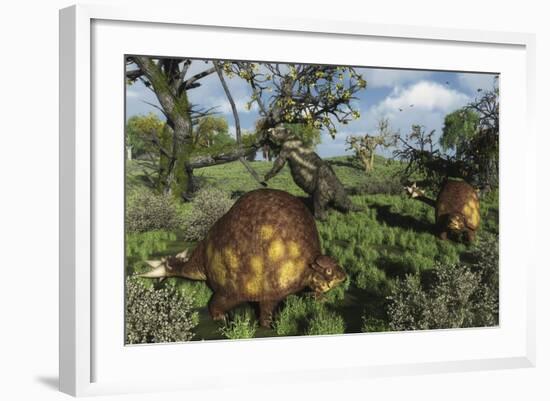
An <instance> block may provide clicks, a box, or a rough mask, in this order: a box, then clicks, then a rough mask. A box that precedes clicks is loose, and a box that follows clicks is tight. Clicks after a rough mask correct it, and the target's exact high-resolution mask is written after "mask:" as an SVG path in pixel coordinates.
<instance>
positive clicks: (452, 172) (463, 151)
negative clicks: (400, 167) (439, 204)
mask: <svg viewBox="0 0 550 401" xmlns="http://www.w3.org/2000/svg"><path fill="white" fill-rule="evenodd" d="M480 92H482V93H481V95H480V97H478V98H476V99H475V100H474V101H472V102H470V103H468V104H467V105H466V106H464V107H463V108H461V109H458V110H456V111H454V112H452V113H450V114H449V115H447V117H446V118H445V125H444V127H443V133H442V136H441V138H440V140H439V144H440V145H441V148H439V147H438V146H437V143H436V142H435V140H434V133H435V130H433V131H431V132H430V133H426V132H425V130H424V128H423V127H420V126H418V125H413V127H412V131H411V133H410V134H409V135H407V136H406V137H405V138H399V142H400V147H399V148H398V149H397V150H396V151H395V152H394V155H395V156H396V157H398V158H400V159H401V160H403V161H405V162H406V163H407V167H406V168H405V170H404V172H403V178H404V179H408V178H410V177H411V176H415V175H416V176H421V177H423V178H425V179H426V182H425V183H424V184H425V185H427V186H432V189H436V188H438V187H439V185H441V182H442V181H444V180H445V179H446V178H447V177H455V178H462V179H464V180H465V181H467V182H469V183H470V184H472V185H474V186H475V187H477V188H482V189H489V188H491V187H494V186H498V148H499V145H498V143H499V89H498V85H497V79H496V78H495V85H494V86H493V88H492V89H490V90H487V91H481V90H480Z"/></svg>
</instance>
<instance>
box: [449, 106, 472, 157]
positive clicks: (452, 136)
mask: <svg viewBox="0 0 550 401" xmlns="http://www.w3.org/2000/svg"><path fill="white" fill-rule="evenodd" d="M478 129H479V116H478V115H477V114H476V113H475V112H474V111H472V110H470V109H468V108H462V109H459V110H456V111H454V112H452V113H450V114H448V115H447V116H446V117H445V123H444V126H443V133H442V135H441V138H440V139H439V144H440V145H441V147H442V148H443V150H453V151H454V152H456V155H457V157H459V158H460V157H461V156H462V155H464V154H465V153H466V152H467V150H468V148H469V147H470V142H471V140H472V138H473V137H474V136H475V135H476V132H477V130H478Z"/></svg>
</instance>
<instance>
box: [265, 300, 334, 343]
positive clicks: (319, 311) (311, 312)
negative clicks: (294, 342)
mask: <svg viewBox="0 0 550 401" xmlns="http://www.w3.org/2000/svg"><path fill="white" fill-rule="evenodd" d="M273 326H274V328H275V332H276V333H277V334H278V335H280V336H297V335H304V334H307V335H317V334H342V333H344V331H345V324H344V319H343V318H342V317H341V316H339V315H338V314H337V313H335V312H333V311H331V310H329V309H328V307H327V306H326V305H325V304H324V303H322V302H319V301H317V300H315V299H314V298H313V297H299V296H297V295H290V296H289V297H287V299H286V300H285V302H284V306H283V307H282V309H281V311H280V312H279V313H278V314H277V316H276V318H275V321H274V322H273Z"/></svg>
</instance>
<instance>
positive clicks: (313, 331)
mask: <svg viewBox="0 0 550 401" xmlns="http://www.w3.org/2000/svg"><path fill="white" fill-rule="evenodd" d="M345 329H346V326H345V324H344V319H343V318H342V316H340V315H338V314H336V313H335V312H332V311H329V310H328V309H326V307H320V308H316V310H315V314H314V315H313V316H312V317H311V318H310V319H309V321H308V324H307V329H306V332H305V334H307V335H310V336H314V335H321V334H343V333H344V330H345Z"/></svg>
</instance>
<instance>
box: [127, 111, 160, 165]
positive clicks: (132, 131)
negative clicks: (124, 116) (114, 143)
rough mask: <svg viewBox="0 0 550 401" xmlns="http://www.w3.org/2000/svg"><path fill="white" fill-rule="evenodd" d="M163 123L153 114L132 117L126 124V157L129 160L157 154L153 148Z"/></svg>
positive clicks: (155, 148)
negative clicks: (148, 154) (147, 154)
mask: <svg viewBox="0 0 550 401" xmlns="http://www.w3.org/2000/svg"><path fill="white" fill-rule="evenodd" d="M164 125H165V122H164V121H161V119H160V118H159V117H158V116H157V115H156V114H155V113H149V114H146V115H136V116H132V117H130V118H129V119H128V121H127V122H126V156H127V158H128V159H129V160H132V159H133V158H136V157H137V158H139V157H141V156H143V155H145V154H146V153H152V152H154V153H158V149H157V147H156V146H154V141H155V138H156V137H157V136H158V133H160V132H162V131H163V130H164Z"/></svg>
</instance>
